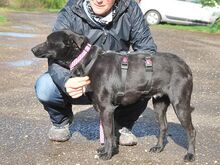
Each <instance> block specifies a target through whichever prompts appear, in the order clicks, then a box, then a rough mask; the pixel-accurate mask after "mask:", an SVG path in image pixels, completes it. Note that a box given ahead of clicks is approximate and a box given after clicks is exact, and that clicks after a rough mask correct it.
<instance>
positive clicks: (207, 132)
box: [0, 13, 220, 165]
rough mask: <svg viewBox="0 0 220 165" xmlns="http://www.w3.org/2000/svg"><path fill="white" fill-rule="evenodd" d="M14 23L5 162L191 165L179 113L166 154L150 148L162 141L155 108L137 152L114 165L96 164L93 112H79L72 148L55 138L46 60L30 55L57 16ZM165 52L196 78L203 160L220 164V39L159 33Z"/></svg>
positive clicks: (1, 41) (145, 120)
mask: <svg viewBox="0 0 220 165" xmlns="http://www.w3.org/2000/svg"><path fill="white" fill-rule="evenodd" d="M7 17H8V19H9V21H10V22H11V23H9V24H8V25H5V26H0V70H1V77H0V105H1V106H0V125H1V127H0V164H2V165H5V164H19V165H23V164H39V165H40V164H42V165H45V164H59V165H61V164H64V165H68V164H73V165H76V164H78V165H79V164H81V165H86V164H90V165H91V164H107V165H108V164H109V165H110V164H124V165H127V164H130V165H133V164H140V165H141V164H159V165H161V164H164V165H170V164H175V165H176V164H184V163H183V161H182V159H183V156H184V155H185V153H186V149H185V148H186V135H185V133H184V130H183V128H182V127H181V126H180V124H179V122H178V120H177V118H176V116H175V114H174V112H173V110H172V108H169V111H168V122H169V123H168V126H169V131H168V134H169V136H168V144H167V145H166V147H165V150H164V151H163V152H162V153H160V154H151V153H149V152H148V150H149V149H150V148H151V147H152V146H153V145H154V144H155V143H156V136H157V135H158V125H157V122H156V119H155V114H154V112H153V110H152V105H151V104H149V108H148V109H147V110H146V111H145V112H144V113H143V115H142V116H141V117H140V119H139V120H138V121H137V123H136V124H135V127H134V129H133V132H134V133H135V134H136V135H137V137H138V145H137V146H134V147H122V146H120V148H119V149H120V152H119V154H117V155H115V156H114V157H113V158H112V159H111V160H109V161H102V160H98V159H97V158H95V150H96V148H98V147H99V142H98V137H99V134H98V116H97V113H96V112H95V111H94V110H93V109H92V108H91V106H74V107H73V110H74V112H75V120H74V124H73V125H72V127H71V130H72V131H73V136H72V138H71V139H70V140H69V141H68V142H65V143H54V142H50V141H49V140H48V139H47V131H48V129H49V127H50V122H49V120H48V115H47V113H46V112H45V111H44V110H43V108H42V106H41V105H40V103H39V102H38V101H37V99H36V97H35V94H34V82H35V80H36V78H37V77H38V76H39V75H40V74H41V73H43V72H44V71H46V69H47V64H46V60H44V59H37V58H35V57H34V56H33V55H32V53H31V52H30V49H31V48H32V47H33V46H34V45H36V44H38V43H40V42H42V41H44V40H45V38H46V36H47V35H48V34H49V33H50V31H51V27H52V24H53V22H54V20H55V18H56V14H48V13H8V14H7ZM152 33H153V35H154V38H155V41H156V43H157V45H158V50H159V51H165V52H172V53H175V54H178V55H179V56H180V57H182V58H183V59H185V60H186V62H187V63H188V64H189V65H190V67H191V69H192V72H193V75H194V91H193V95H192V104H193V105H194V106H195V108H196V109H195V111H194V112H193V123H194V126H195V128H196V130H197V142H196V161H195V162H194V163H192V164H198V165H201V164H210V165H212V164H220V103H219V100H220V90H219V87H220V84H219V82H220V70H219V67H220V61H219V60H220V56H219V55H220V35H219V34H218V35H217V34H215V35H213V34H205V33H197V32H187V31H179V30H169V29H158V28H155V27H154V28H152Z"/></svg>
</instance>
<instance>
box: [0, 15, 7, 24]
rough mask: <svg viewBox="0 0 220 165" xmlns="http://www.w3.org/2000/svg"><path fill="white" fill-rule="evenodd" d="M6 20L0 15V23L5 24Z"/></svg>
mask: <svg viewBox="0 0 220 165" xmlns="http://www.w3.org/2000/svg"><path fill="white" fill-rule="evenodd" d="M6 22H7V19H6V17H4V16H1V15H0V25H2V24H5V23H6Z"/></svg>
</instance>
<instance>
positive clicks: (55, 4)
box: [0, 0, 67, 9]
mask: <svg viewBox="0 0 220 165" xmlns="http://www.w3.org/2000/svg"><path fill="white" fill-rule="evenodd" d="M66 2H67V0H1V1H0V7H7V8H13V9H14V8H16V9H20V8H24V9H36V8H37V9H42V8H47V9H60V8H62V7H63V6H64V5H65V4H66Z"/></svg>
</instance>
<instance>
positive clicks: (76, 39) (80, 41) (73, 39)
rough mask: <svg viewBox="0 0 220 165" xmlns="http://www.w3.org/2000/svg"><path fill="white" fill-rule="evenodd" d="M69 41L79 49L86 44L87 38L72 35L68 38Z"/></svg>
mask: <svg viewBox="0 0 220 165" xmlns="http://www.w3.org/2000/svg"><path fill="white" fill-rule="evenodd" d="M69 41H70V43H71V44H74V43H75V44H76V45H77V47H78V48H80V49H81V48H82V47H83V46H84V45H85V44H87V43H88V38H87V37H85V36H83V35H79V34H76V33H74V34H71V35H70V36H69Z"/></svg>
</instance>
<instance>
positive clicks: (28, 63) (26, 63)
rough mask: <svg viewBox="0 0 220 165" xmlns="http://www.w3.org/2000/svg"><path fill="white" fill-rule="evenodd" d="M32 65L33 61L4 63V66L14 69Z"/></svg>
mask: <svg viewBox="0 0 220 165" xmlns="http://www.w3.org/2000/svg"><path fill="white" fill-rule="evenodd" d="M33 63H34V61H33V60H18V61H12V62H5V64H7V65H10V66H14V67H22V66H30V65H32V64H33Z"/></svg>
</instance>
